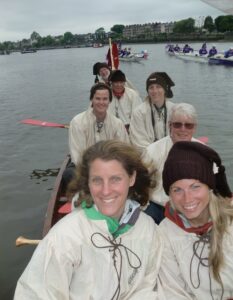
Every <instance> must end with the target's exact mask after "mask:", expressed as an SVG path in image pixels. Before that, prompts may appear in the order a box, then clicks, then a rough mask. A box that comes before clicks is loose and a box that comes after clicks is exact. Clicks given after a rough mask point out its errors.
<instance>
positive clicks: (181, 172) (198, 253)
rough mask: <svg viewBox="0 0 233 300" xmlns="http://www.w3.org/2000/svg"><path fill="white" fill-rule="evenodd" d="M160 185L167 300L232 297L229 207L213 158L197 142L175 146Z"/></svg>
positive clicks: (218, 166)
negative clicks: (164, 201) (163, 201)
mask: <svg viewBox="0 0 233 300" xmlns="http://www.w3.org/2000/svg"><path fill="white" fill-rule="evenodd" d="M163 187H164V190H165V192H166V193H167V194H168V195H169V197H170V201H169V202H168V203H167V204H166V207H165V217H166V218H165V219H164V220H163V221H162V222H161V223H160V225H159V232H160V234H161V237H162V239H163V241H164V245H165V250H164V252H163V258H162V264H161V270H160V278H161V282H162V285H163V288H164V291H165V295H166V297H167V299H169V300H172V299H174V300H179V299H198V300H202V299H203V300H214V299H218V300H223V299H224V300H226V299H232V298H233V284H232V283H233V222H232V221H233V203H232V193H231V190H230V188H229V186H228V183H227V179H226V175H225V168H224V166H223V165H222V162H221V159H220V157H219V155H218V154H217V152H215V151H214V150H213V149H211V148H209V147H208V146H206V145H203V144H201V143H197V142H187V141H186V142H185V141H182V142H177V143H175V144H174V145H173V147H172V148H171V150H170V152H169V154H168V158H167V160H166V162H165V165H164V169H163Z"/></svg>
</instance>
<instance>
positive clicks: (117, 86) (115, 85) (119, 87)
mask: <svg viewBox="0 0 233 300" xmlns="http://www.w3.org/2000/svg"><path fill="white" fill-rule="evenodd" d="M124 89H125V82H124V81H112V90H113V91H114V92H115V93H123V91H124Z"/></svg>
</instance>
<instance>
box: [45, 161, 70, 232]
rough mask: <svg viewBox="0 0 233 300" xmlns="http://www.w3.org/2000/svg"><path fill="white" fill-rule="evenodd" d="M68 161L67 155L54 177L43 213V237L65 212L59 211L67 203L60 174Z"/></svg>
mask: <svg viewBox="0 0 233 300" xmlns="http://www.w3.org/2000/svg"><path fill="white" fill-rule="evenodd" d="M69 163H70V156H69V155H67V156H66V158H65V160H64V161H63V163H62V165H61V168H60V170H59V173H58V175H57V177H56V180H55V183H54V187H53V191H52V193H51V197H50V199H49V202H48V207H47V212H46V215H45V221H44V228H43V234H42V235H43V237H44V236H45V235H46V234H47V233H48V231H49V230H50V228H51V227H52V226H53V225H54V224H55V223H56V222H57V221H59V220H60V219H61V218H62V217H64V216H65V215H66V213H61V212H59V209H60V208H61V207H62V206H64V205H65V204H66V203H67V198H66V197H65V190H64V185H63V183H62V174H63V172H64V170H65V169H66V167H67V165H68V164H69Z"/></svg>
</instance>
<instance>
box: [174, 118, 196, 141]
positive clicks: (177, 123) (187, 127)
mask: <svg viewBox="0 0 233 300" xmlns="http://www.w3.org/2000/svg"><path fill="white" fill-rule="evenodd" d="M169 128H170V136H171V139H172V141H173V143H176V142H180V141H191V139H192V137H193V135H194V133H195V131H196V124H195V122H194V120H193V119H192V118H189V117H187V116H179V115H177V116H174V117H173V118H172V120H171V121H170V122H169Z"/></svg>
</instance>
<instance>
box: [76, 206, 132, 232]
mask: <svg viewBox="0 0 233 300" xmlns="http://www.w3.org/2000/svg"><path fill="white" fill-rule="evenodd" d="M81 207H82V209H83V210H84V212H85V215H86V216H87V218H88V219H90V220H105V221H106V223H107V226H108V230H109V232H110V233H111V234H112V235H113V236H114V237H118V236H119V235H121V234H123V233H125V232H127V231H128V230H129V229H130V228H131V227H132V225H129V224H125V226H123V227H122V226H120V224H119V221H118V220H117V219H115V218H111V217H108V216H105V215H103V214H101V212H99V211H98V210H96V208H95V206H94V205H92V206H91V207H87V205H86V202H85V201H83V202H82V203H81Z"/></svg>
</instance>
